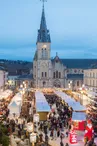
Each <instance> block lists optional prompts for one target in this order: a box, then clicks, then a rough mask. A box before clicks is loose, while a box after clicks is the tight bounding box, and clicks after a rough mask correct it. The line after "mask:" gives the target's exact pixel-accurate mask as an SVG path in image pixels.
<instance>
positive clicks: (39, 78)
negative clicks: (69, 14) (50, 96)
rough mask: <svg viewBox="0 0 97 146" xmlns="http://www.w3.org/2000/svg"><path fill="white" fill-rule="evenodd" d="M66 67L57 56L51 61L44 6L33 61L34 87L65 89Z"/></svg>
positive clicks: (49, 39)
mask: <svg viewBox="0 0 97 146" xmlns="http://www.w3.org/2000/svg"><path fill="white" fill-rule="evenodd" d="M66 76H67V74H66V67H65V66H64V65H63V63H62V62H61V60H60V59H59V57H58V55H57V54H56V56H55V58H54V59H53V60H51V38H50V33H49V30H48V29H47V25H46V19H45V12H44V6H43V9H42V16H41V23H40V29H39V30H38V36H37V42H36V52H35V56H34V60H33V81H34V87H37V88H38V87H40V88H42V87H46V88H47V87H65V86H66Z"/></svg>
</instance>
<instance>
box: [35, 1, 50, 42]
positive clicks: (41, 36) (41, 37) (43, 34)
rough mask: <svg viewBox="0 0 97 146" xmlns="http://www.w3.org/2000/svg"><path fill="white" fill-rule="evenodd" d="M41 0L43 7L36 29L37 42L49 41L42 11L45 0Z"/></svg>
mask: <svg viewBox="0 0 97 146" xmlns="http://www.w3.org/2000/svg"><path fill="white" fill-rule="evenodd" d="M42 1H43V8H42V16H41V23H40V29H39V30H38V36H37V43H38V42H51V40H50V34H49V30H48V29H47V26H46V19H45V12H44V1H45V0H42Z"/></svg>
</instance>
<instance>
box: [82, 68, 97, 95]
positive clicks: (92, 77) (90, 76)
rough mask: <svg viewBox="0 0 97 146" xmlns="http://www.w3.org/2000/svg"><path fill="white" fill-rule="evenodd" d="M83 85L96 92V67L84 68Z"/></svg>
mask: <svg viewBox="0 0 97 146" xmlns="http://www.w3.org/2000/svg"><path fill="white" fill-rule="evenodd" d="M84 85H85V86H86V87H87V88H88V89H89V90H91V91H94V92H97V69H86V70H84Z"/></svg>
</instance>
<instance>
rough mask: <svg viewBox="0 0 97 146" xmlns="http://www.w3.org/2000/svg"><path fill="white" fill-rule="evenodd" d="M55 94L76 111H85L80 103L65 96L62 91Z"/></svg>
mask: <svg viewBox="0 0 97 146" xmlns="http://www.w3.org/2000/svg"><path fill="white" fill-rule="evenodd" d="M55 94H56V95H58V96H59V97H61V98H62V100H64V101H65V102H66V103H68V105H69V106H70V107H72V108H73V110H74V111H85V110H86V107H84V106H83V105H81V104H80V103H79V102H76V101H75V100H74V99H72V98H71V97H70V96H68V95H67V94H65V93H64V92H61V91H55Z"/></svg>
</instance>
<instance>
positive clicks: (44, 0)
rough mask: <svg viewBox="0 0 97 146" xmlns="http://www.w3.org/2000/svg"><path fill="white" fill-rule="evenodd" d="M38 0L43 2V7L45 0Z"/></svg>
mask: <svg viewBox="0 0 97 146" xmlns="http://www.w3.org/2000/svg"><path fill="white" fill-rule="evenodd" d="M40 1H42V2H43V8H44V2H47V0H40Z"/></svg>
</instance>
